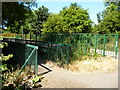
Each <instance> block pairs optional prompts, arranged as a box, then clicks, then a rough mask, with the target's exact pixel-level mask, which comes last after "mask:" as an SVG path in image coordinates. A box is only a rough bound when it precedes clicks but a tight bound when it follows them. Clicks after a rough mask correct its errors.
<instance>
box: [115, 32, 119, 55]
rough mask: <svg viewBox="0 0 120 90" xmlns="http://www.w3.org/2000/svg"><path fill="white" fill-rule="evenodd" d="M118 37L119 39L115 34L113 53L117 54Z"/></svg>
mask: <svg viewBox="0 0 120 90" xmlns="http://www.w3.org/2000/svg"><path fill="white" fill-rule="evenodd" d="M118 39H119V36H118V34H116V37H115V41H116V42H115V55H117V53H118Z"/></svg>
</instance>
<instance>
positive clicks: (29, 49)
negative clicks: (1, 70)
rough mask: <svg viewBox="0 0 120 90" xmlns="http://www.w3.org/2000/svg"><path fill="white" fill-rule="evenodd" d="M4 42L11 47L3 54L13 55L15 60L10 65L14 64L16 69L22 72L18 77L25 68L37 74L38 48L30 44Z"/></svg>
mask: <svg viewBox="0 0 120 90" xmlns="http://www.w3.org/2000/svg"><path fill="white" fill-rule="evenodd" d="M4 41H5V42H7V43H8V45H9V46H8V47H6V48H5V49H4V50H3V53H4V54H6V55H7V54H9V53H11V54H13V58H12V60H10V63H11V64H14V65H15V66H16V67H15V68H16V69H18V68H19V70H20V72H19V73H18V75H19V74H20V73H21V72H22V71H23V70H24V69H25V68H27V69H28V71H31V72H33V73H36V74H37V70H38V69H37V67H38V63H37V59H38V56H37V55H38V51H37V49H38V47H37V46H33V45H29V44H23V43H17V42H12V41H7V40H4ZM18 66H19V67H18ZM20 67H21V68H20Z"/></svg>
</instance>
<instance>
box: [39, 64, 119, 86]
mask: <svg viewBox="0 0 120 90" xmlns="http://www.w3.org/2000/svg"><path fill="white" fill-rule="evenodd" d="M45 66H47V67H49V68H51V70H52V71H50V72H48V73H46V74H44V75H43V77H45V78H44V79H43V80H42V86H43V88H118V72H117V71H116V72H112V73H89V74H88V73H87V74H80V73H73V72H71V71H66V70H64V69H62V68H58V67H55V66H52V65H49V64H46V65H45ZM47 71H48V70H46V69H45V68H42V67H41V66H39V72H40V73H41V72H43V73H45V72H47Z"/></svg>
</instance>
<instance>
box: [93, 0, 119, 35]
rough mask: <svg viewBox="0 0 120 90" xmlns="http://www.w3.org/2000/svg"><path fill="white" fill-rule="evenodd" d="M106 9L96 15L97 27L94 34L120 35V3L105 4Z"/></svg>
mask: <svg viewBox="0 0 120 90" xmlns="http://www.w3.org/2000/svg"><path fill="white" fill-rule="evenodd" d="M105 6H106V9H105V10H104V11H103V12H102V13H99V14H97V16H98V22H99V24H98V25H95V27H94V28H95V29H94V32H97V33H101V34H106V33H107V34H110V33H119V34H120V31H119V30H120V1H118V2H105Z"/></svg>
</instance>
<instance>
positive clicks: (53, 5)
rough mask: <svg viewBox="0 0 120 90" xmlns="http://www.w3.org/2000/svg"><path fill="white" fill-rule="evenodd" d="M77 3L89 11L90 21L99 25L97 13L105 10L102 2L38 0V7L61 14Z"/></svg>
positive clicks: (97, 0)
mask: <svg viewBox="0 0 120 90" xmlns="http://www.w3.org/2000/svg"><path fill="white" fill-rule="evenodd" d="M75 2H76V3H77V4H78V5H80V6H81V7H82V8H83V9H88V12H89V16H90V19H91V20H92V21H93V22H94V23H95V24H98V22H97V13H99V12H102V11H103V10H104V9H105V6H104V3H103V1H102V0H37V4H38V7H41V6H42V5H43V6H45V7H47V8H48V9H49V12H51V13H59V12H60V10H62V8H63V7H65V6H67V7H68V6H70V4H71V3H75ZM34 9H37V8H34Z"/></svg>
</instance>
